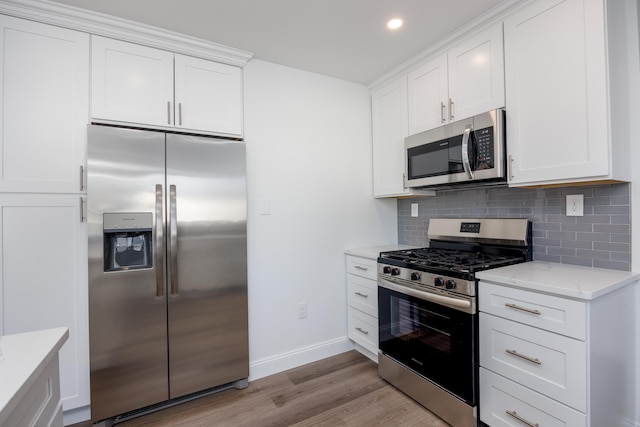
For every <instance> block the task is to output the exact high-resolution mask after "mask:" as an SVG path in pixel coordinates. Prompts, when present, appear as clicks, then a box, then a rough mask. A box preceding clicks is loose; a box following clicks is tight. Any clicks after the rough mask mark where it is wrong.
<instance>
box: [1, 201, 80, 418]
mask: <svg viewBox="0 0 640 427" xmlns="http://www.w3.org/2000/svg"><path fill="white" fill-rule="evenodd" d="M80 208H81V202H80V196H78V195H42V194H41V195H22V194H0V209H1V210H0V241H1V242H2V245H1V246H0V264H1V265H0V268H1V270H2V275H0V334H16V333H21V332H29V331H35V330H39V329H48V328H54V327H62V326H64V327H67V328H69V339H68V341H67V342H66V343H65V344H64V346H63V347H62V349H61V350H60V379H61V382H60V383H61V395H62V401H63V405H64V410H65V411H67V410H69V409H74V408H79V407H82V406H86V405H88V404H89V336H88V314H87V311H88V309H87V261H86V260H87V250H86V245H87V228H86V223H84V222H81V218H80V215H81V213H80Z"/></svg>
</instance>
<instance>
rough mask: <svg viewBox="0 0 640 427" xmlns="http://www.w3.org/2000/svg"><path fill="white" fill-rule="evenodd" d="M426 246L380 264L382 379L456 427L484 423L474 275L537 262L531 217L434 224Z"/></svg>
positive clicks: (443, 220) (391, 254) (440, 220)
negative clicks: (533, 259) (481, 418)
mask: <svg viewBox="0 0 640 427" xmlns="http://www.w3.org/2000/svg"><path fill="white" fill-rule="evenodd" d="M428 237H429V240H430V246H429V247H428V248H421V249H411V250H401V251H391V252H382V253H381V254H380V257H379V258H378V322H379V348H380V352H379V357H378V360H379V365H378V372H379V374H380V376H381V377H382V378H384V379H385V380H387V381H388V382H390V383H391V384H393V385H394V386H396V387H397V388H399V389H400V390H402V391H403V392H405V393H406V394H408V395H409V396H411V397H412V398H413V399H415V400H416V401H418V402H419V403H420V404H422V405H423V406H425V407H426V408H428V409H429V410H431V411H432V412H433V413H435V414H436V415H438V416H439V417H440V418H442V419H443V420H445V421H446V422H448V423H449V424H451V425H453V426H456V427H473V426H476V425H477V424H478V422H479V421H478V420H479V416H478V413H477V412H478V409H477V408H478V309H477V307H478V302H477V295H478V289H477V288H478V284H477V282H478V281H477V279H476V277H475V273H476V272H478V271H482V270H487V269H490V268H496V267H502V266H506V265H510V264H516V263H521V262H526V261H529V260H531V255H532V250H531V223H530V222H529V221H528V220H526V219H520V218H518V219H516V218H483V219H452V218H434V219H431V220H430V221H429V229H428Z"/></svg>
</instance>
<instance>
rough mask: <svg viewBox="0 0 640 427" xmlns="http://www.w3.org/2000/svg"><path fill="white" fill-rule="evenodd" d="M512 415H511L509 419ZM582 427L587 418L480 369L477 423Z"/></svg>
mask: <svg viewBox="0 0 640 427" xmlns="http://www.w3.org/2000/svg"><path fill="white" fill-rule="evenodd" d="M509 414H513V415H509ZM516 417H520V418H521V419H522V420H525V421H526V422H528V423H530V425H538V426H545V427H581V426H586V425H587V419H586V415H585V414H582V413H580V412H578V411H576V410H573V409H571V408H569V407H567V406H565V405H562V404H560V403H558V402H556V401H555V400H552V399H549V398H548V397H545V396H543V395H541V394H539V393H536V392H534V391H532V390H530V389H528V388H526V387H523V386H521V385H519V384H516V383H514V382H513V381H509V380H508V379H506V378H504V377H501V376H500V375H497V374H495V373H493V372H490V371H488V370H486V369H484V368H480V419H481V420H482V422H484V423H486V424H488V425H490V426H491V427H504V426H513V427H523V426H526V425H527V424H526V423H525V422H523V421H521V420H518V419H517V418H516Z"/></svg>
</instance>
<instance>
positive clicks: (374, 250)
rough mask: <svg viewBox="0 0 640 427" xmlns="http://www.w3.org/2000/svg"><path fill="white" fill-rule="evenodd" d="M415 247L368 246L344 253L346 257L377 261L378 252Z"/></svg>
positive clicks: (346, 250) (347, 250) (413, 247)
mask: <svg viewBox="0 0 640 427" xmlns="http://www.w3.org/2000/svg"><path fill="white" fill-rule="evenodd" d="M416 247H417V246H409V245H397V244H396V245H382V246H368V247H364V248H351V249H345V250H344V253H345V254H347V255H353V256H358V257H361V258H367V259H372V260H377V259H378V256H379V255H380V252H387V251H399V250H402V249H415V248H416Z"/></svg>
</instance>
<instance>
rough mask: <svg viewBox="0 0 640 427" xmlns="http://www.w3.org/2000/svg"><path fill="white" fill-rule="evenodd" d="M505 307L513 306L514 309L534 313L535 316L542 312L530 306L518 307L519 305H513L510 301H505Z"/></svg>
mask: <svg viewBox="0 0 640 427" xmlns="http://www.w3.org/2000/svg"><path fill="white" fill-rule="evenodd" d="M504 305H505V307H509V308H513V309H514V310H519V311H524V312H525V313H530V314H535V315H536V316H540V315H541V314H542V313H540V311H538V310H534V309H531V308H525V307H520V306H519V305H515V304H512V303H505V304H504Z"/></svg>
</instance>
